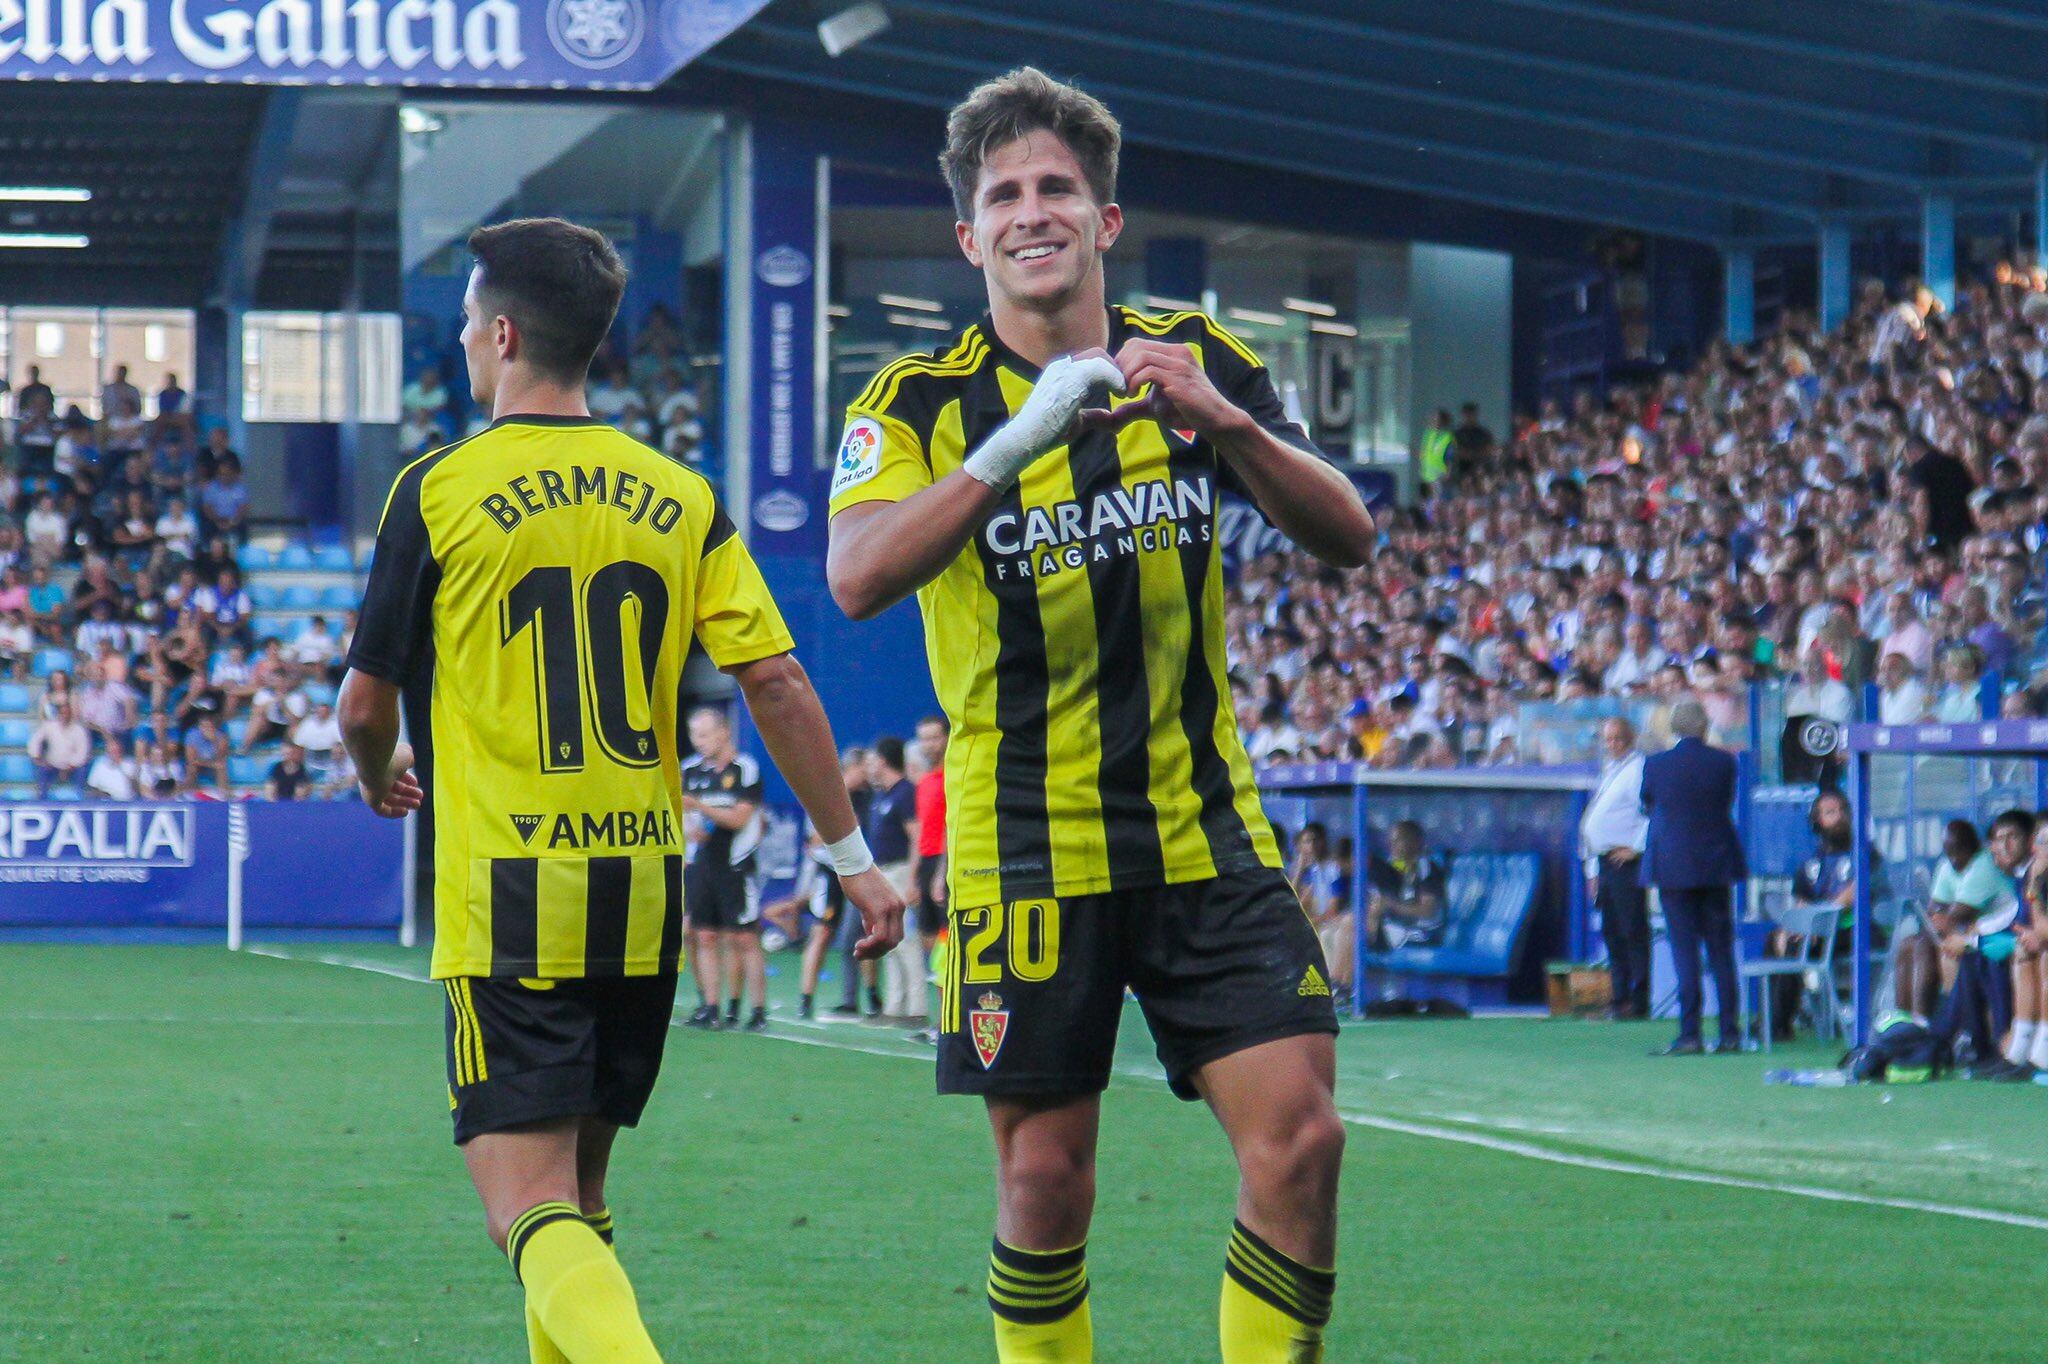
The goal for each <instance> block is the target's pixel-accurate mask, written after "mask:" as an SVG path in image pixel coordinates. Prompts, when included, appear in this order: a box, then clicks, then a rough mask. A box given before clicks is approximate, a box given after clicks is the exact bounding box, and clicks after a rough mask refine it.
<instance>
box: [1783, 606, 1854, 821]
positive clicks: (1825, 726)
mask: <svg viewBox="0 0 2048 1364" xmlns="http://www.w3.org/2000/svg"><path fill="white" fill-rule="evenodd" d="M1855 716H1856V698H1855V697H1854V696H1853V695H1851V694H1850V691H1849V688H1848V687H1846V686H1844V685H1843V684H1842V683H1841V682H1840V681H1838V680H1837V679H1836V678H1835V677H1834V676H1832V666H1831V662H1830V659H1829V656H1828V651H1827V649H1826V648H1825V647H1824V646H1823V645H1822V644H1820V643H1819V641H1817V640H1816V641H1815V643H1814V644H1813V646H1812V647H1811V648H1809V649H1808V650H1807V651H1806V653H1805V655H1804V657H1803V659H1802V660H1801V662H1800V666H1799V671H1798V672H1796V673H1794V674H1793V677H1792V686H1791V687H1790V688H1789V689H1788V690H1787V691H1786V693H1785V728H1784V732H1783V733H1781V734H1780V735H1779V736H1778V756H1779V761H1780V763H1781V764H1782V768H1783V772H1784V777H1785V780H1786V781H1788V782H1791V783H1793V784H1795V785H1816V784H1817V785H1820V786H1823V787H1827V788H1829V789H1834V788H1836V787H1838V786H1840V785H1841V782H1842V755H1841V748H1842V727H1843V726H1844V725H1846V724H1848V723H1849V722H1850V721H1851V720H1852V719H1854V718H1855Z"/></svg>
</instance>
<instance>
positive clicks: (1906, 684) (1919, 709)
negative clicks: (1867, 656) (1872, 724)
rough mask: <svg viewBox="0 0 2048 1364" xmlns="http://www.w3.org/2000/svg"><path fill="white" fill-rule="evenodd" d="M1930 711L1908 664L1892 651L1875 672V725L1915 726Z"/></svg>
mask: <svg viewBox="0 0 2048 1364" xmlns="http://www.w3.org/2000/svg"><path fill="white" fill-rule="evenodd" d="M1932 709H1933V703H1932V702H1931V701H1930V700H1929V698H1928V695H1927V687H1926V684H1925V683H1923V682H1921V680H1920V678H1919V676H1918V675H1917V674H1916V673H1915V672H1914V671H1913V663H1912V660H1911V659H1909V658H1907V657H1906V655H1905V654H1903V653H1900V652H1898V651H1896V650H1894V651H1893V652H1891V653H1888V654H1886V655H1885V656H1884V661H1883V662H1881V663H1880V664H1878V668H1877V721H1878V723H1879V724H1882V725H1917V724H1919V723H1920V722H1921V721H1922V720H1925V719H1926V718H1927V716H1928V714H1929V712H1930V711H1931V710H1932Z"/></svg>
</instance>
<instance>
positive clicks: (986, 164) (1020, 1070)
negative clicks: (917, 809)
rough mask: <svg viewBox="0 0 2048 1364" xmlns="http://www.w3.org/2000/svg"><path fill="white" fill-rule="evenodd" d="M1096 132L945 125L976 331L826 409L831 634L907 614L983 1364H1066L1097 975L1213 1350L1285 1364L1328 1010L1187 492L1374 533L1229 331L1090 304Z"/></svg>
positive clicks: (1327, 1051) (1096, 291)
mask: <svg viewBox="0 0 2048 1364" xmlns="http://www.w3.org/2000/svg"><path fill="white" fill-rule="evenodd" d="M1120 140H1121V137H1120V132H1119V129H1118V125H1117V122H1116V119H1115V117H1114V115H1112V114H1111V113H1110V112H1109V110H1108V109H1106V108H1105V107H1103V105H1102V103H1101V102H1100V101H1099V100H1096V99H1095V98H1093V97H1092V96H1090V95H1088V94H1086V93H1084V92H1083V91H1080V90H1077V89H1075V88H1073V87H1072V86H1068V85H1062V84H1060V83H1059V82H1057V81H1054V80H1052V79H1051V78H1049V77H1048V76H1046V75H1045V74H1044V73H1043V72H1040V71H1037V70H1034V69H1031V68H1028V67H1027V68H1023V69H1020V70H1016V71H1012V72H1010V73H1008V74H1007V75H1004V76H1001V77H998V78H997V79H994V80H991V81H989V82H987V83H985V84H983V85H981V86H979V87H978V88H976V89H975V90H974V91H973V92H972V93H971V94H969V95H968V97H967V99H966V100H965V101H963V102H962V103H961V104H960V105H959V106H958V107H957V108H955V109H954V110H953V111H952V113H951V115H950V116H949V117H948V119H947V124H946V146H945V150H944V151H943V153H942V154H941V157H940V162H941V165H942V166H943V168H944V170H945V174H946V179H947V182H948V187H949V188H950V189H951V191H952V198H953V207H954V217H955V220H956V225H955V230H956V235H957V239H958V242H959V245H960V249H961V253H962V254H963V255H964V256H965V257H966V258H967V261H968V263H969V265H971V266H972V267H973V268H975V269H977V270H979V271H980V272H981V274H982V280H983V285H984V287H985V289H986V293H987V297H988V313H987V315H986V316H984V317H983V318H982V319H980V320H979V321H976V322H974V323H972V324H971V325H969V326H967V327H966V328H964V329H962V331H961V332H960V333H959V334H958V335H956V336H953V337H951V338H948V339H947V340H945V341H944V342H943V343H942V344H940V345H939V346H937V347H935V348H934V349H933V351H932V352H931V353H930V354H926V355H909V356H905V357H903V358H902V359H900V360H898V361H896V362H895V363H894V364H891V365H889V366H886V367H885V368H883V369H882V370H880V371H879V372H878V373H877V374H876V375H875V376H874V378H873V379H872V380H871V381H870V382H869V384H868V386H867V388H866V389H864V390H863V391H862V392H861V394H860V395H859V396H858V397H857V398H856V399H855V400H854V402H853V403H851V404H850V405H849V406H848V408H847V412H846V426H845V430H844V434H843V435H842V437H841V443H840V448H839V454H838V458H837V460H836V461H835V463H834V477H833V482H832V492H831V497H830V516H831V547H830V549H829V551H828V553H827V556H826V576H827V578H828V579H829V581H830V586H831V590H832V595H833V599H834V600H835V601H836V602H837V603H838V604H839V606H840V607H841V608H842V609H843V610H844V611H845V612H846V613H847V614H848V615H849V616H851V617H852V618H854V619H856V620H866V619H868V618H870V617H872V616H874V615H876V614H878V613H879V612H881V611H883V610H886V609H887V608H888V607H890V606H892V605H894V604H895V603H896V602H898V601H900V600H903V599H904V598H907V597H909V596H911V595H912V594H916V596H917V598H918V604H919V607H920V609H921V610H922V612H923V614H924V625H925V641H926V653H927V658H928V662H929V664H930V667H931V672H932V681H933V687H934V690H935V691H936V693H937V694H938V696H939V697H940V698H941V699H942V701H943V704H944V705H945V707H946V711H947V718H948V719H949V720H950V721H951V723H952V739H951V742H950V744H949V747H948V751H947V756H946V823H947V854H948V856H947V862H948V865H947V870H946V879H947V887H946V893H947V904H948V906H949V909H950V911H951V914H950V918H951V923H950V926H949V928H948V930H947V931H948V934H949V938H948V945H949V949H950V950H949V952H948V957H949V958H950V963H949V967H948V969H947V971H946V972H945V973H944V974H943V975H942V977H941V981H942V989H941V1007H940V1020H939V1034H940V1035H939V1041H938V1053H939V1061H938V1080H939V1088H940V1089H941V1090H942V1091H943V1092H946V1093H965V1094H974V1095H978V1096H979V1097H980V1098H981V1099H982V1101H983V1104H984V1106H985V1108H986V1109H987V1114H988V1118H989V1123H990V1127H991V1129H992V1132H993V1135H994V1139H995V1151H996V1184H997V1199H996V1209H995V1214H996V1215H995V1241H994V1244H993V1245H992V1246H991V1248H990V1255H989V1265H988V1303H989V1309H990V1312H991V1315H992V1316H993V1318H994V1327H995V1338H996V1351H997V1355H998V1358H999V1359H1000V1360H1001V1361H1002V1364H1021V1362H1022V1361H1031V1362H1032V1364H1064V1362H1065V1361H1085V1360H1088V1359H1091V1358H1092V1357H1093V1351H1094V1343H1093V1342H1094V1335H1093V1331H1094V1328H1093V1325H1092V1320H1091V1316H1090V1306H1089V1282H1088V1271H1087V1261H1086V1246H1085V1243H1086V1241H1087V1237H1088V1231H1089V1226H1090V1223H1091V1220H1092V1217H1093V1213H1094V1202H1095V1197H1094V1195H1095V1172H1096V1140H1097V1134H1098V1131H1099V1129H1100V1116H1101V1091H1102V1088H1103V1085H1104V1084H1105V1083H1106V1082H1107V1080H1108V1076H1109V1058H1110V1055H1111V1049H1112V1048H1113V1046H1114V1044H1115V1033H1116V1026H1117V1023H1118V1021H1119V1018H1120V1016H1121V1012H1122V1006H1121V1001H1122V999H1123V991H1124V988H1125V986H1126V985H1128V986H1130V987H1131V988H1132V989H1133V990H1134V991H1135V992H1136V994H1137V996H1138V1000H1139V1003H1140V1006H1141V1007H1142V1008H1143V1009H1144V1011H1145V1015H1146V1020H1147V1022H1148V1023H1150V1024H1151V1026H1152V1029H1153V1036H1154V1038H1155V1040H1156V1041H1157V1043H1158V1047H1159V1055H1160V1060H1161V1061H1162V1062H1163V1063H1164V1064H1165V1066H1166V1071H1167V1076H1168V1079H1169V1081H1170V1082H1171V1084H1172V1085H1173V1089H1174V1092H1175V1093H1177V1094H1180V1095H1183V1096H1186V1097H1196V1096H1199V1097H1200V1098H1201V1099H1203V1100H1204V1101H1206V1103H1207V1104H1208V1106H1209V1108H1210V1110H1211V1111H1212V1112H1214V1113H1215V1115H1216V1117H1217V1119H1218V1121H1219V1122H1220V1124H1221V1125H1222V1128H1223V1131H1224V1133H1225V1134H1226V1136H1227V1137H1228V1139H1229V1141H1230V1145H1231V1149H1232V1151H1233V1152H1234V1153H1235V1155H1236V1157H1237V1165H1238V1173H1239V1177H1240V1180H1241V1186H1240V1190H1239V1193H1238V1197H1237V1200H1236V1206H1237V1209H1238V1211H1239V1214H1240V1218H1239V1221H1238V1222H1237V1224H1236V1225H1235V1226H1233V1227H1232V1229H1231V1234H1230V1238H1229V1240H1228V1242H1227V1243H1226V1249H1225V1255H1224V1263H1223V1264H1222V1265H1221V1266H1219V1268H1220V1269H1221V1270H1222V1279H1223V1283H1222V1299H1221V1304H1220V1310H1218V1316H1217V1321H1218V1327H1219V1335H1220V1337H1221V1341H1220V1343H1221V1353H1222V1358H1223V1361H1224V1364H1282V1361H1287V1362H1288V1364H1300V1361H1311V1360H1317V1359H1321V1358H1322V1357H1323V1345H1322V1338H1323V1330H1324V1327H1325V1325H1326V1324H1327V1323H1328V1321H1329V1316H1330V1307H1331V1301H1332V1295H1333V1292H1334V1285H1335V1262H1336V1253H1337V1216H1336V1209H1337V1179H1338V1171H1339V1168H1340V1165H1341V1163H1342V1157H1343V1147H1344V1124H1343V1122H1342V1120H1341V1119H1340V1118H1339V1116H1338V1113H1337V1107H1336V1102H1335V1095H1334V1088H1335V1084H1336V1046H1335V1033H1336V1031H1337V1022H1336V1014H1335V1011H1334V1009H1333V1008H1332V1007H1331V998H1330V985H1329V977H1328V972H1327V970H1326V965H1325V962H1324V960H1323V954H1322V948H1321V945H1320V944H1319V943H1318V942H1317V940H1316V935H1315V933H1314V931H1313V929H1312V928H1311V927H1310V925H1309V921H1308V916H1307V915H1306V914H1304V913H1303V912H1302V909H1301V905H1300V903H1299V902H1298V901H1297V900H1296V899H1295V897H1294V894H1293V891H1292V890H1291V889H1290V888H1289V886H1288V885H1287V882H1286V879H1285V877H1284V876H1283V875H1282V874H1281V866H1282V863H1281V857H1280V851H1279V844H1278V841H1277V839H1276V838H1275V836H1274V833H1273V828H1272V825H1271V823H1270V821H1268V819H1267V818H1266V815H1265V813H1264V811H1263V809H1262V808H1261V806H1260V803H1259V793H1258V789H1257V780H1256V776H1255V774H1254V772H1253V769H1252V765H1251V759H1250V757H1249V755H1248V754H1247V753H1246V750H1245V747H1244V740H1243V736H1242V735H1241V734H1240V733H1239V731H1238V728H1237V725H1236V723H1235V721H1234V719H1233V716H1232V711H1231V695H1230V680H1229V675H1228V668H1229V660H1228V657H1227V646H1226V642H1225V631H1224V622H1223V612H1222V609H1221V607H1220V605H1219V603H1220V601H1221V599H1222V559H1221V544H1222V536H1221V534H1220V533H1219V530H1218V524H1217V511H1218V505H1219V501H1220V498H1219V496H1218V495H1219V493H1220V492H1221V491H1222V490H1224V489H1229V490H1232V491H1233V492H1235V493H1236V494H1237V495H1238V496H1240V497H1242V498H1244V499H1245V500H1246V501H1248V502H1251V503H1253V504H1255V505H1256V506H1257V508H1258V511H1259V512H1260V514H1261V515H1262V516H1263V517H1264V519H1266V520H1267V521H1270V522H1271V523H1272V525H1273V526H1274V527H1275V528H1276V529H1277V530H1279V531H1280V532H1281V533H1283V534H1284V535H1285V536H1286V537H1287V538H1288V539H1290V540H1291V541H1293V542H1294V543H1295V544H1296V545H1298V546H1300V547H1301V548H1302V549H1303V550H1304V551H1306V552H1308V553H1310V554H1313V555H1315V556H1316V557H1317V558H1319V559H1321V560H1323V561H1324V562H1325V563H1328V564H1331V565H1335V566H1340V567H1341V566H1348V565H1356V564H1359V563H1362V562H1364V561H1365V559H1366V558H1367V557H1368V556H1369V555H1370V554H1371V553H1372V552H1373V550H1374V546H1375V544H1376V542H1377V538H1378V533H1377V531H1376V529H1375V527H1374V525H1373V522H1372V518H1371V516H1370V515H1369V514H1368V513H1367V511H1366V508H1365V504H1364V502H1363V501H1362V500H1361V498H1360V497H1359V495H1358V492H1357V489H1356V488H1355V487H1354V486H1353V485H1352V483H1351V481H1350V480H1349V479H1347V478H1346V477H1345V476H1344V475H1343V474H1342V473H1341V472H1339V471H1338V470H1337V469H1335V468H1333V467H1332V466H1331V464H1330V462H1329V460H1328V458H1327V457H1326V456H1325V455H1324V454H1323V453H1322V451H1321V450H1320V449H1319V448H1318V447H1317V446H1316V444H1315V443H1314V442H1313V441H1312V440H1310V439H1309V436H1308V433H1307V432H1306V431H1305V430H1303V429H1302V427H1301V426H1300V425H1299V424H1298V423H1296V422H1294V421H1292V420H1291V419H1289V417H1288V416H1287V413H1286V409H1285V406H1284V405H1283V403H1282V401H1281V399H1280V395H1279V392H1278V390H1277V389H1276V387H1275V386H1274V383H1273V379H1272V376H1271V374H1270V373H1269V372H1268V371H1267V369H1266V368H1265V366H1264V365H1263V364H1262V363H1261V362H1260V361H1259V359H1258V358H1257V356H1256V355H1255V354H1254V353H1253V352H1252V351H1251V349H1250V348H1249V347H1247V346H1246V345H1245V344H1244V343H1243V342H1242V341H1240V340H1238V339H1237V338H1236V337H1235V336H1233V335H1232V334H1231V333H1230V332H1229V331H1228V330H1226V329H1225V328H1224V327H1223V326H1222V325H1221V324H1220V323H1218V322H1217V321H1216V320H1215V319H1214V318H1211V317H1209V316H1207V315H1206V314H1204V313H1202V312H1200V311H1197V310H1192V309H1190V310H1187V311H1183V312H1171V313H1150V312H1145V311H1141V310H1139V309H1136V308H1129V307H1118V306H1112V305H1111V304H1110V303H1109V300H1108V292H1107V284H1106V282H1105V277H1104V256H1105V254H1106V253H1107V252H1108V251H1110V250H1111V249H1112V248H1114V247H1115V246H1116V244H1117V242H1118V239H1119V237H1120V236H1121V234H1122V232H1123V229H1124V224H1125V219H1124V212H1123V209H1122V208H1121V207H1120V206H1119V205H1118V204H1117V202H1116V179H1117V164H1118V156H1119V146H1120ZM870 822H871V823H872V819H871V821H870ZM1165 1253H1167V1254H1170V1255H1178V1254H1181V1253H1182V1251H1181V1249H1180V1248H1179V1247H1174V1248H1171V1249H1166V1250H1165ZM1210 1301H1211V1302H1214V1301H1215V1299H1211V1300H1210ZM1190 1306H1192V1304H1190ZM1205 1314H1206V1312H1205ZM1183 1344H1184V1345H1186V1346H1187V1347H1188V1348H1186V1349H1184V1350H1182V1351H1181V1354H1182V1355H1183V1356H1186V1357H1191V1356H1192V1355H1194V1354H1195V1353H1196V1351H1195V1349H1194V1348H1193V1344H1192V1342H1190V1341H1184V1342H1183Z"/></svg>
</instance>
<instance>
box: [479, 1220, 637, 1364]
mask: <svg viewBox="0 0 2048 1364" xmlns="http://www.w3.org/2000/svg"><path fill="white" fill-rule="evenodd" d="M505 1255H506V1258H507V1259H509V1260H511V1262H512V1272H513V1273H514V1274H516V1275H518V1276H519V1281H520V1282H521V1283H522V1284H524V1285H526V1305H527V1310H528V1312H529V1313H530V1314H531V1317H532V1320H533V1321H535V1322H537V1323H538V1324H539V1327H540V1334H541V1336H542V1337H544V1338H545V1340H546V1342H547V1343H548V1348H550V1349H553V1350H556V1351H559V1352H560V1353H561V1354H563V1355H565V1356H567V1357H568V1358H569V1359H603V1360H616V1361H619V1364H660V1360H661V1356H660V1354H658V1353H657V1352H656V1351H655V1348H654V1342H653V1341H652V1340H651V1339H649V1338H648V1335H647V1327H646V1326H645V1325H643V1324H642V1323H641V1320H640V1304H639V1302H638V1301H636V1300H635V1298H634V1297H633V1285H632V1284H631V1282H629V1281H628V1280H627V1278H626V1271H625V1270H623V1269H621V1268H619V1260H618V1257H617V1256H616V1255H614V1254H612V1252H611V1250H610V1249H609V1248H607V1247H606V1245H605V1243H604V1242H603V1241H601V1240H599V1239H598V1236H597V1233H596V1232H595V1231H592V1230H591V1229H590V1224H589V1223H588V1222H586V1221H584V1220H583V1214H582V1213H581V1212H580V1211H578V1210H577V1208H576V1206H575V1205H574V1204H572V1203H536V1204H535V1205H534V1206H532V1207H530V1208H528V1209H527V1210H526V1211H525V1212H523V1213H521V1214H519V1216H518V1217H516V1218H514V1219H513V1220H512V1230H511V1232H510V1234H509V1235H507V1236H506V1238H505ZM532 1343H533V1337H532V1332H531V1328H529V1335H528V1344H529V1346H531V1345H532Z"/></svg>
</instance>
